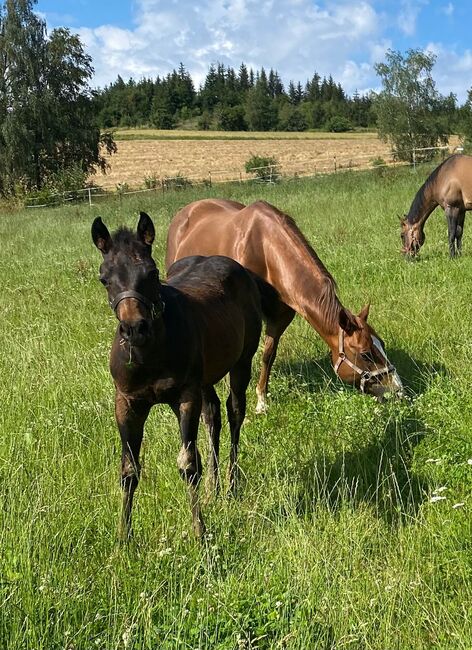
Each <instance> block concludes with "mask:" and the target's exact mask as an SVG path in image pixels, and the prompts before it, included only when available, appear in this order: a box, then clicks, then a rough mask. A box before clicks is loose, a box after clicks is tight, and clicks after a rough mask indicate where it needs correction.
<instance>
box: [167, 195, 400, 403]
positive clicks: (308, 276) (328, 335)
mask: <svg viewBox="0 0 472 650" xmlns="http://www.w3.org/2000/svg"><path fill="white" fill-rule="evenodd" d="M193 254H199V255H215V254H217V255H227V256H228V257H232V258H233V259H235V260H237V261H238V262H239V263H240V264H242V265H243V266H244V267H246V268H247V269H249V270H250V271H252V272H253V273H255V274H257V275H258V276H259V277H260V278H262V279H263V280H264V281H265V282H266V283H269V285H271V286H272V287H273V288H274V289H275V291H272V293H270V292H263V294H262V311H263V314H264V318H265V320H266V339H265V346H264V352H263V357H262V371H261V375H260V378H259V382H258V385H257V395H258V403H257V412H261V411H264V410H265V408H266V396H267V386H268V382H269V374H270V370H271V367H272V364H273V363H274V359H275V356H276V353H277V346H278V344H279V339H280V337H281V336H282V334H283V333H284V331H285V330H286V328H287V327H288V325H289V324H290V323H291V321H292V319H293V317H294V315H295V312H297V313H299V314H300V315H301V316H303V318H305V319H306V320H307V321H308V322H309V323H310V325H311V326H312V327H313V328H314V329H315V330H316V331H317V332H318V333H319V334H320V336H321V337H322V338H323V339H324V340H325V341H326V343H327V344H328V346H329V348H330V350H331V357H332V361H333V365H334V369H335V372H336V373H337V374H338V376H339V377H340V378H341V379H343V380H344V381H346V382H350V383H353V384H355V385H356V386H357V387H358V388H360V389H361V390H362V391H363V392H364V391H365V392H368V393H371V394H373V395H375V396H377V397H378V398H381V397H382V396H383V395H384V394H385V393H386V392H394V393H397V394H400V393H401V391H402V385H401V381H400V378H399V377H398V374H397V373H396V371H395V368H394V367H393V366H392V365H391V364H390V363H389V361H388V359H387V356H386V354H385V351H384V345H383V343H382V341H381V339H380V338H379V336H378V335H377V334H376V332H375V330H374V329H373V328H372V327H370V325H369V324H368V323H367V317H368V314H369V307H368V306H366V307H364V309H363V310H362V311H361V312H360V313H359V314H358V315H357V316H356V315H354V314H352V313H351V312H350V311H348V310H347V309H346V308H345V307H343V305H342V304H341V302H340V300H339V298H338V297H337V295H336V285H335V282H334V280H333V278H332V276H331V275H330V273H329V272H328V271H327V270H326V268H325V267H324V265H323V263H322V262H321V260H320V259H319V257H318V256H317V254H316V253H315V251H314V250H313V248H312V247H311V246H310V245H309V243H308V242H307V240H306V239H305V237H304V236H303V234H302V233H301V232H300V230H299V229H298V228H297V226H296V224H295V222H294V221H293V219H291V218H290V217H289V216H287V215H286V214H283V213H282V212H280V211H279V210H278V209H277V208H275V207H274V206H273V205H270V204H269V203H266V202H265V201H257V202H256V203H253V204H251V205H249V206H247V207H246V206H244V205H243V204H242V203H237V202H235V201H227V200H223V199H205V200H202V201H196V202H194V203H190V204H189V205H187V206H186V207H184V208H183V209H182V210H180V212H178V213H177V214H176V215H175V217H174V219H173V220H172V222H171V224H170V227H169V232H168V235H167V256H166V266H167V267H169V266H170V265H171V264H172V263H173V262H175V260H178V259H180V258H182V257H185V256H187V255H193Z"/></svg>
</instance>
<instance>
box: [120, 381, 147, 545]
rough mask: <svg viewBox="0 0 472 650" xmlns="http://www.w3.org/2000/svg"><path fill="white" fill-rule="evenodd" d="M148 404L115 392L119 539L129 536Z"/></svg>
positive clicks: (125, 538)
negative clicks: (118, 438) (120, 503)
mask: <svg viewBox="0 0 472 650" xmlns="http://www.w3.org/2000/svg"><path fill="white" fill-rule="evenodd" d="M150 409H151V405H150V404H149V403H148V402H145V401H144V400H132V399H130V398H129V397H127V396H126V395H123V394H122V393H120V392H119V391H118V390H117V391H116V394H115V416H116V422H117V424H118V429H119V431H120V436H121V488H122V490H123V507H122V512H121V523H120V531H119V535H120V539H121V541H123V542H125V541H127V540H128V539H129V538H130V536H131V510H132V508H133V497H134V492H135V490H136V488H137V486H138V481H139V475H140V472H141V465H140V463H139V452H140V449H141V442H142V440H143V431H144V423H145V422H146V418H147V416H148V414H149V411H150Z"/></svg>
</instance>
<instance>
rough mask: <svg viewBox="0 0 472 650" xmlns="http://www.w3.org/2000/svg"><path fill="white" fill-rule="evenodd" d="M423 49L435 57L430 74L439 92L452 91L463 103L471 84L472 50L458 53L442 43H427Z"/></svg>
mask: <svg viewBox="0 0 472 650" xmlns="http://www.w3.org/2000/svg"><path fill="white" fill-rule="evenodd" d="M425 50H427V51H429V52H433V54H435V55H436V57H437V59H436V63H435V65H434V68H433V73H432V74H433V79H434V80H435V81H436V86H437V88H438V90H439V92H441V93H442V94H444V95H448V94H449V93H454V94H455V95H457V99H458V101H459V103H463V102H464V101H465V100H466V98H467V91H468V90H469V88H470V87H471V86H472V50H465V51H463V52H461V53H458V52H456V51H455V50H454V49H453V48H451V47H446V46H444V45H443V44H442V43H428V45H427V46H426V47H425Z"/></svg>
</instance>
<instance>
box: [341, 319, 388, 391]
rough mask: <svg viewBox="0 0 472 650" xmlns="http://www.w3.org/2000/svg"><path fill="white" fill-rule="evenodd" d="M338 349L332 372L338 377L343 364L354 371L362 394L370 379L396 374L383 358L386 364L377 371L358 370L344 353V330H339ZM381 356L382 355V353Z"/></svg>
mask: <svg viewBox="0 0 472 650" xmlns="http://www.w3.org/2000/svg"><path fill="white" fill-rule="evenodd" d="M338 340H339V347H338V359H337V361H336V363H335V364H334V372H335V373H336V374H337V375H339V373H338V370H339V368H340V366H341V364H343V363H345V364H346V365H347V366H349V368H351V370H354V372H355V373H357V374H358V375H359V377H360V390H361V392H362V393H365V388H366V384H367V383H368V382H369V381H371V380H372V379H378V378H380V377H384V376H388V375H390V374H393V373H394V372H396V370H395V366H393V365H392V364H391V363H390V362H389V361H388V359H387V358H386V357H385V361H386V362H387V363H386V365H385V366H384V367H383V368H378V369H377V370H362V368H359V366H357V365H356V364H355V363H354V362H353V361H351V360H350V359H349V358H348V357H347V356H346V353H345V351H344V330H343V329H341V328H339V339H338ZM382 356H384V354H383V353H382Z"/></svg>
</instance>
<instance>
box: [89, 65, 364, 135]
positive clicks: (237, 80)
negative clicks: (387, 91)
mask: <svg viewBox="0 0 472 650" xmlns="http://www.w3.org/2000/svg"><path fill="white" fill-rule="evenodd" d="M97 109H98V116H99V122H100V124H101V126H102V127H104V128H110V127H116V126H140V125H151V126H155V127H156V128H160V129H172V128H174V127H176V126H177V125H179V124H182V123H185V122H188V121H189V120H190V121H192V120H193V122H194V124H195V126H196V127H198V128H201V129H209V128H212V127H214V128H219V129H223V130H226V131H244V130H251V131H269V130H282V131H304V130H306V129H309V128H311V129H313V128H327V129H329V130H333V131H336V130H348V129H349V128H352V127H367V126H373V125H374V124H375V115H374V113H373V111H372V98H371V97H370V96H366V95H363V96H361V95H359V94H358V93H354V96H353V97H348V96H347V94H346V93H345V91H344V90H343V88H342V87H341V85H340V84H337V83H335V82H334V80H333V78H332V77H331V76H330V77H328V78H321V77H320V75H319V74H317V73H315V74H314V75H313V77H312V78H311V80H309V81H307V82H306V83H305V84H304V85H303V86H302V84H301V83H300V82H298V83H296V84H295V83H294V82H292V81H291V82H290V83H289V85H288V87H287V88H285V87H284V84H283V83H282V80H281V78H280V76H279V74H278V72H277V71H275V70H272V69H271V70H270V71H269V73H267V72H266V71H265V70H264V68H262V69H261V70H256V71H254V70H253V69H252V68H251V69H248V68H247V66H246V65H245V64H244V63H242V64H241V66H240V68H239V70H238V71H237V72H236V71H235V70H234V69H233V68H231V67H227V66H225V65H223V64H221V63H219V64H218V65H216V66H214V65H211V66H210V67H209V70H208V74H207V75H206V78H205V80H204V82H203V83H202V84H201V86H200V88H199V89H198V90H196V89H195V86H194V83H193V81H192V78H191V76H190V75H189V73H188V72H187V70H186V69H185V67H184V65H183V64H182V63H181V64H180V66H179V68H178V70H173V71H172V72H171V73H169V74H168V75H167V76H165V77H162V78H161V77H157V79H155V80H152V79H142V80H140V81H134V80H133V79H130V80H129V81H128V82H125V81H124V80H123V79H122V78H121V77H118V79H117V80H116V81H115V82H114V83H112V84H110V85H109V86H107V87H105V88H104V89H103V90H102V91H100V92H99V93H98V95H97Z"/></svg>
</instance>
